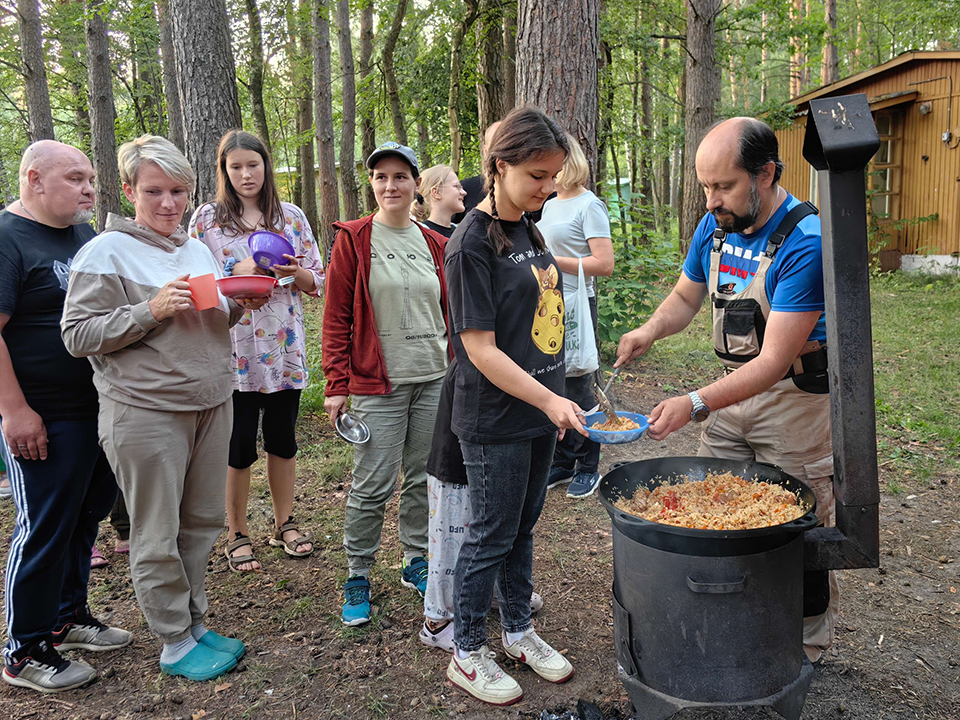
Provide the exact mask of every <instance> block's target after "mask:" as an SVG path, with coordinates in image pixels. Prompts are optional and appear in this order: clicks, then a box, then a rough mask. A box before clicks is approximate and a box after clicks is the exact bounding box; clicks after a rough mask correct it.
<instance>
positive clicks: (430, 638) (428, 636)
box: [420, 620, 453, 653]
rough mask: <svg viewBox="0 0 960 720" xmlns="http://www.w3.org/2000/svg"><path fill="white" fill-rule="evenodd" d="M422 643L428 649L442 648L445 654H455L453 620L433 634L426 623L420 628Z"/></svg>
mask: <svg viewBox="0 0 960 720" xmlns="http://www.w3.org/2000/svg"><path fill="white" fill-rule="evenodd" d="M420 642H422V643H423V644H424V645H426V646H427V647H432V648H440V649H441V650H443V651H444V652H448V653H452V652H453V620H450V621H448V622H447V624H446V625H444V626H443V627H442V628H440V630H439V631H437V632H435V633H434V632H431V631H430V630H429V629H428V628H427V624H426V623H424V624H423V627H422V628H420Z"/></svg>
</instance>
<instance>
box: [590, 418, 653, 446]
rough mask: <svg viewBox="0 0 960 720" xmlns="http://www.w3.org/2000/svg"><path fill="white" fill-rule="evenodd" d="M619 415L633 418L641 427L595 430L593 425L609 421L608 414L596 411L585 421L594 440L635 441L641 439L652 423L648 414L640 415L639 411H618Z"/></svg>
mask: <svg viewBox="0 0 960 720" xmlns="http://www.w3.org/2000/svg"><path fill="white" fill-rule="evenodd" d="M617 415H618V416H619V417H622V418H627V419H629V420H633V421H634V422H635V423H636V424H637V425H639V426H640V427H638V428H636V429H634V430H624V431H622V432H610V431H607V430H594V429H593V428H592V427H591V426H592V425H594V424H595V423H601V424H603V423H605V422H606V421H607V416H606V415H604V414H603V413H602V412H595V413H593V414H592V415H587V419H586V420H585V421H584V423H583V424H584V425H585V426H586V428H587V433H588V434H589V436H590V439H591V440H593V441H594V442H598V443H602V444H604V445H622V444H623V443H628V442H633V441H635V440H639V439H640V438H641V436H642V435H643V433H644V432H646V430H647V428H648V427H650V423H649V421H648V420H647V418H646V416H644V415H640V414H639V413H629V412H618V413H617Z"/></svg>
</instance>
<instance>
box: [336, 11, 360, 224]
mask: <svg viewBox="0 0 960 720" xmlns="http://www.w3.org/2000/svg"><path fill="white" fill-rule="evenodd" d="M337 35H338V37H339V38H340V71H341V74H342V75H343V109H342V111H341V115H340V181H341V182H342V183H343V214H344V216H345V217H346V218H347V220H354V219H355V218H358V217H360V182H359V180H358V179H357V161H356V158H355V148H356V143H357V79H356V76H355V74H354V68H353V36H352V34H351V33H350V0H337Z"/></svg>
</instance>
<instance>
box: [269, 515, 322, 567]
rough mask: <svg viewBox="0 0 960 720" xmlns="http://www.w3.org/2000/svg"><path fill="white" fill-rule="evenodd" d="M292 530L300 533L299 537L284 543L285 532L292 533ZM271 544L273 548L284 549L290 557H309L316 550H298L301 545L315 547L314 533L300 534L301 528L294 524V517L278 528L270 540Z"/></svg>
mask: <svg viewBox="0 0 960 720" xmlns="http://www.w3.org/2000/svg"><path fill="white" fill-rule="evenodd" d="M291 530H293V531H294V532H296V533H298V536H297V537H295V538H294V539H293V540H290V541H284V539H283V534H284V533H285V532H290V531H291ZM269 542H270V544H271V545H273V547H282V548H283V551H284V552H285V553H286V554H287V555H289V556H290V557H297V558H300V557H307V555H310V554H312V553H313V550H314V548H312V547H311V548H310V549H309V550H305V551H298V550H297V546H299V545H305V544H307V543H310V544H311V545H313V533H312V532H308V533H306V534H305V535H304V534H300V528H299V527H298V526H297V523H296V522H294V520H293V515H291V516H290V517H289V518H287V521H286V522H285V523H284V524H283V525H281V526H280V527H279V528H277V531H276V532H275V533H274V534H273V537H272V538H271V539H270V540H269Z"/></svg>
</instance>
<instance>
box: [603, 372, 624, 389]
mask: <svg viewBox="0 0 960 720" xmlns="http://www.w3.org/2000/svg"><path fill="white" fill-rule="evenodd" d="M621 370H623V365H621V366H620V367H618V368H616V369H615V370H614V371H613V374H612V375H611V376H610V379H609V380H607V384H606V385H604V386H603V392H604V394H606V393H607V391H608V390H609V389H610V386H611V385H613V381H614V380H616V379H617V375H619V374H620V371H621Z"/></svg>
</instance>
